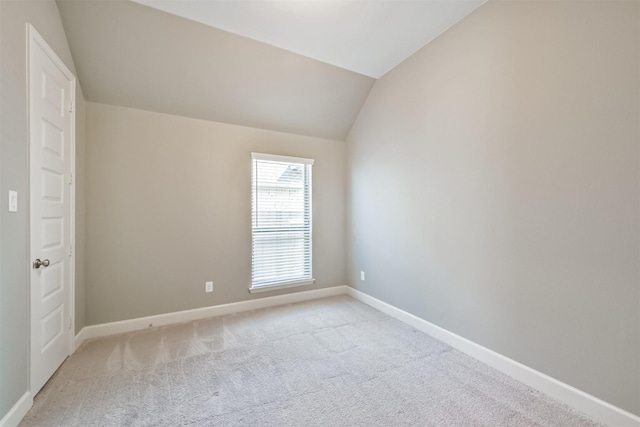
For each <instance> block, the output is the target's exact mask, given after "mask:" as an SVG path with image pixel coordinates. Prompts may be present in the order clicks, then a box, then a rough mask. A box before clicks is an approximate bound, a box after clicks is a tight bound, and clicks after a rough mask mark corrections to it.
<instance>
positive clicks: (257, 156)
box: [251, 153, 315, 165]
mask: <svg viewBox="0 0 640 427" xmlns="http://www.w3.org/2000/svg"><path fill="white" fill-rule="evenodd" d="M251 159H252V160H266V161H268V162H283V163H302V164H304V165H313V163H314V162H315V160H314V159H305V158H304V157H291V156H280V155H278V154H264V153H251Z"/></svg>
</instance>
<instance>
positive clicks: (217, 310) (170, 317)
mask: <svg viewBox="0 0 640 427" xmlns="http://www.w3.org/2000/svg"><path fill="white" fill-rule="evenodd" d="M346 293H347V286H344V285H343V286H334V287H331V288H322V289H314V290H311V291H304V292H295V293H292V294H285V295H277V296H273V297H266V298H258V299H252V300H248V301H240V302H232V303H229V304H221V305H214V306H211V307H203V308H195V309H193V310H185V311H177V312H173V313H166V314H158V315H155V316H147V317H139V318H137V319H129V320H121V321H119V322H111V323H103V324H101V325H92V326H85V327H84V328H82V330H81V331H80V332H79V333H78V335H76V339H75V346H76V348H78V347H80V346H81V345H82V343H83V342H84V341H85V340H88V339H91V338H98V337H105V336H108V335H115V334H122V333H125V332H132V331H139V330H142V329H147V328H148V327H149V325H152V326H153V327H157V326H165V325H171V324H174V323H181V322H190V321H193V320H199V319H206V318H208V317H215V316H224V315H227V314H233V313H241V312H243V311H251V310H257V309H260V308H266V307H274V306H277V305H284V304H293V303H296V302H302V301H309V300H313V299H318V298H327V297H332V296H335V295H343V294H346Z"/></svg>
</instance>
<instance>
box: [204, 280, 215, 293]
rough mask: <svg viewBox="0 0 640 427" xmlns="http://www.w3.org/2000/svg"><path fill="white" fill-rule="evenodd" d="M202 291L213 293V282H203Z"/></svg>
mask: <svg viewBox="0 0 640 427" xmlns="http://www.w3.org/2000/svg"><path fill="white" fill-rule="evenodd" d="M204 291H205V292H213V282H205V283H204Z"/></svg>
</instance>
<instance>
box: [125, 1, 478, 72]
mask: <svg viewBox="0 0 640 427" xmlns="http://www.w3.org/2000/svg"><path fill="white" fill-rule="evenodd" d="M133 1H135V2H137V3H141V4H144V5H147V6H151V7H154V8H156V9H160V10H163V11H165V12H169V13H172V14H174V15H178V16H181V17H183V18H187V19H191V20H194V21H198V22H201V23H203V24H206V25H209V26H211V27H215V28H219V29H222V30H225V31H228V32H230V33H234V34H238V35H241V36H244V37H248V38H251V39H254V40H258V41H261V42H263V43H267V44H270V45H273V46H276V47H279V48H282V49H286V50H288V51H291V52H294V53H297V54H300V55H303V56H307V57H309V58H313V59H316V60H319V61H322V62H326V63H328V64H331V65H335V66H337V67H340V68H344V69H346V70H350V71H354V72H356V73H360V74H364V75H366V76H369V77H373V78H379V77H381V76H382V75H384V74H385V73H387V72H388V71H389V70H391V69H392V68H394V67H395V66H396V65H398V64H399V63H400V62H402V61H403V60H405V59H406V58H407V57H409V56H410V55H412V54H413V53H414V52H416V51H417V50H418V49H420V48H421V47H423V46H424V45H425V44H427V43H428V42H430V41H431V40H433V39H434V38H435V37H437V36H438V35H439V34H440V33H442V32H443V31H445V30H446V29H447V28H449V27H450V26H452V25H453V24H455V23H456V22H458V21H459V20H460V19H462V18H464V17H465V16H466V15H468V14H469V13H470V12H472V11H473V10H474V9H476V8H477V7H478V6H480V5H481V4H483V3H484V2H485V1H486V0H133Z"/></svg>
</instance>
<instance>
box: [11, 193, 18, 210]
mask: <svg viewBox="0 0 640 427" xmlns="http://www.w3.org/2000/svg"><path fill="white" fill-rule="evenodd" d="M9 212H18V192H17V191H13V190H9Z"/></svg>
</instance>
